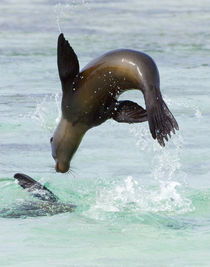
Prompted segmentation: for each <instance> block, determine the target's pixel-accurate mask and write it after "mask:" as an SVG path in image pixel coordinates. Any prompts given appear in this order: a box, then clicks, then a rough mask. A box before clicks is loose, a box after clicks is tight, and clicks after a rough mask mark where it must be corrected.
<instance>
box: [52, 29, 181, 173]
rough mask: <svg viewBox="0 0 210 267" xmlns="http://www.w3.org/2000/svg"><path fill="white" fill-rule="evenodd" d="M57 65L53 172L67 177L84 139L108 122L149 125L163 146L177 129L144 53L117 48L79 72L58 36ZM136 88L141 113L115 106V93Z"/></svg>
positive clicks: (126, 105)
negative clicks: (58, 103) (59, 100)
mask: <svg viewBox="0 0 210 267" xmlns="http://www.w3.org/2000/svg"><path fill="white" fill-rule="evenodd" d="M57 64H58V72H59V76H60V80H61V85H62V91H63V97H62V118H61V120H60V122H59V124H58V126H57V129H56V130H55V132H54V135H53V137H52V138H51V140H50V142H51V147H52V156H53V158H54V159H55V162H56V167H55V168H56V171H58V172H62V173H64V172H67V171H68V170H69V165H70V161H71V159H72V157H73V155H74V153H75V152H76V150H77V148H78V146H79V144H80V142H81V140H82V138H83V136H84V134H85V133H86V132H87V131H88V130H89V129H90V128H92V127H95V126H98V125H100V124H101V123H103V122H105V121H106V120H108V119H111V118H112V119H114V120H116V121H117V122H124V123H136V122H144V121H147V120H148V122H149V128H150V132H151V134H152V137H153V138H154V139H156V138H157V140H158V142H159V143H160V145H161V146H165V143H164V139H165V140H166V141H168V136H171V132H173V133H175V129H176V130H178V124H177V122H176V120H175V118H174V117H173V115H172V113H171V112H170V111H169V109H168V107H167V105H166V103H165V102H164V100H163V98H162V95H161V92H160V81H159V72H158V69H157V66H156V64H155V62H154V60H153V59H152V58H151V57H150V56H148V55H147V54H145V53H142V52H139V51H135V50H130V49H118V50H114V51H110V52H108V53H106V54H104V55H102V56H100V57H98V58H96V59H95V60H93V61H91V62H90V63H89V64H88V65H87V66H85V67H84V68H83V70H81V71H79V62H78V59H77V55H76V54H75V52H74V50H73V49H72V47H71V46H70V45H69V42H68V41H66V40H65V38H64V35H63V34H60V35H59V37H58V46H57ZM131 89H138V90H140V91H141V92H142V93H143V96H144V100H145V105H146V110H145V109H144V108H142V107H140V106H139V105H138V104H136V103H134V102H132V101H128V100H126V101H118V100H117V98H118V97H119V95H120V94H122V93H123V92H125V91H127V90H131Z"/></svg>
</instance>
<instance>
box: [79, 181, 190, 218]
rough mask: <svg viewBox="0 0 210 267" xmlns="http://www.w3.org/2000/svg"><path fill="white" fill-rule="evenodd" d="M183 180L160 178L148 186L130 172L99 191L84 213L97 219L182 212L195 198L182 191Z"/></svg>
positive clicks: (188, 209)
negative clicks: (161, 179) (158, 182)
mask: <svg viewBox="0 0 210 267" xmlns="http://www.w3.org/2000/svg"><path fill="white" fill-rule="evenodd" d="M180 189H182V188H181V184H180V183H178V182H174V181H167V182H163V181H161V182H160V184H159V187H149V188H145V187H144V186H141V185H140V184H139V181H138V180H137V179H134V178H133V177H132V176H128V177H127V178H125V179H124V180H122V181H118V182H116V181H115V182H112V183H111V184H109V187H108V188H107V187H104V188H103V189H102V190H101V189H99V191H98V192H97V194H96V198H95V203H92V204H91V206H90V208H89V209H88V210H86V211H84V213H83V214H84V215H86V216H88V217H91V218H93V219H96V220H106V219H107V217H111V218H115V217H120V216H122V214H123V213H124V216H125V217H126V216H128V215H129V217H135V218H136V217H137V216H139V218H141V217H144V215H145V213H153V214H157V215H158V214H159V215H160V214H162V215H167V216H169V215H170V216H171V215H179V214H185V213H188V212H191V211H193V210H194V207H193V206H192V202H191V200H190V199H188V198H187V197H185V196H183V194H182V192H181V190H180Z"/></svg>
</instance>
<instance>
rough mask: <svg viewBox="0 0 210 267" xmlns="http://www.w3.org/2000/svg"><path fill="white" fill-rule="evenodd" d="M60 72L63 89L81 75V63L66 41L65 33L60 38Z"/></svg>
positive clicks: (58, 52) (58, 48) (58, 56)
mask: <svg viewBox="0 0 210 267" xmlns="http://www.w3.org/2000/svg"><path fill="white" fill-rule="evenodd" d="M57 63H58V72H59V76H60V80H61V83H62V87H63V89H64V86H65V84H66V83H68V84H69V83H72V82H73V80H74V78H75V76H76V75H77V74H78V73H79V61H78V59H77V55H76V54H75V52H74V50H73V49H72V47H71V46H70V45H69V42H68V41H67V40H65V38H64V35H63V33H61V34H60V35H59V37H58V47H57Z"/></svg>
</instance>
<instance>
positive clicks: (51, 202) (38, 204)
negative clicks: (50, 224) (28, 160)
mask: <svg viewBox="0 0 210 267" xmlns="http://www.w3.org/2000/svg"><path fill="white" fill-rule="evenodd" d="M14 178H15V179H17V181H18V184H19V185H20V186H21V187H22V188H23V189H24V190H27V191H28V192H29V193H30V194H31V195H32V196H33V197H35V198H38V199H39V200H40V201H21V202H20V203H15V204H14V205H13V206H12V207H8V208H4V209H2V210H0V217H4V218H20V217H37V216H46V215H55V214H59V213H64V212H72V211H74V210H75V208H76V206H75V205H73V204H68V203H62V202H60V201H59V199H58V197H57V196H55V195H54V194H53V193H52V192H51V191H50V190H49V189H47V188H46V187H45V186H43V185H41V184H40V183H39V182H37V181H35V180H34V179H32V178H31V177H30V176H28V175H26V174H22V173H16V174H15V175H14Z"/></svg>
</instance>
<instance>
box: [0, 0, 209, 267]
mask: <svg viewBox="0 0 210 267" xmlns="http://www.w3.org/2000/svg"><path fill="white" fill-rule="evenodd" d="M209 28H210V2H209V1H207V0H200V1H197V0H195V1H193V3H192V1H189V0H183V1H175V0H172V1H165V0H160V1H158V2H157V1H155V0H148V1H145V0H144V1H143V0H140V1H138V0H131V1H128V0H124V1H109V0H108V1H102V0H98V1H97V0H87V1H86V0H85V1H84V0H77V1H76V0H74V1H73V0H72V1H68V0H62V1H61V0H60V1H59V0H51V1H50V0H31V1H26V0H2V1H1V2H0V77H1V83H0V152H1V153H0V210H1V211H2V210H4V209H5V210H6V212H5V213H1V217H0V266H48V265H51V266H209V265H210V263H209V262H210V167H209V166H210V156H209V152H210V140H209V135H210V129H209V123H210V119H209V116H210V76H209V65H210V56H209V55H210V33H209ZM60 31H62V32H64V34H65V36H66V38H67V39H68V40H69V42H70V44H71V45H72V47H73V48H74V50H75V52H76V53H77V55H78V58H79V61H80V67H81V68H82V67H84V66H85V65H86V64H87V63H88V62H89V61H90V60H91V59H93V58H95V57H97V56H99V55H101V54H102V53H104V52H106V51H108V50H111V49H116V48H132V49H137V50H140V51H143V52H145V53H148V54H149V55H150V56H152V58H153V59H154V60H155V62H156V63H157V66H158V69H159V71H160V81H161V91H162V93H163V97H164V99H165V101H166V103H167V104H168V106H169V108H170V110H171V111H172V112H173V114H174V116H175V117H176V119H177V121H178V123H179V127H180V130H179V132H177V133H176V135H174V136H173V137H172V139H171V140H170V142H169V143H167V145H166V147H165V148H164V149H163V148H161V147H159V145H158V144H157V142H156V141H154V140H153V139H152V138H151V136H150V133H149V130H148V125H147V123H142V124H133V125H122V124H118V123H116V122H114V121H111V120H109V121H107V122H106V123H104V124H103V125H101V126H100V127H96V128H94V129H91V130H90V131H89V132H88V133H87V134H86V136H85V137H84V139H83V141H82V144H81V146H80V147H79V149H78V151H77V153H76V155H75V157H74V158H73V160H72V164H71V165H72V170H71V172H70V173H67V174H58V173H56V172H55V170H54V161H53V159H52V157H51V149H50V143H49V140H50V137H51V136H52V134H53V131H54V129H55V127H56V125H57V123H58V121H59V118H60V101H61V87H60V81H59V78H58V73H57V65H56V60H57V59H56V45H57V37H58V35H59V33H60ZM121 98H122V99H131V100H134V101H136V102H138V103H140V104H141V105H144V103H143V97H142V95H141V93H139V92H137V91H133V92H129V93H125V94H123V95H122V97H121ZM16 172H23V173H26V174H28V175H30V176H31V177H33V178H34V179H36V180H38V181H39V182H41V183H42V184H45V186H47V187H48V188H49V189H50V190H51V191H53V192H54V193H55V195H57V196H58V197H59V199H60V202H61V203H73V204H76V205H77V208H76V210H75V211H74V212H73V213H63V214H57V215H53V216H38V217H29V216H26V215H27V214H25V213H24V212H23V216H21V217H20V218H8V217H9V216H8V215H9V214H10V215H13V214H17V213H18V214H20V215H21V212H22V211H23V210H21V207H23V204H24V203H30V202H31V201H36V202H35V203H36V205H37V206H38V207H39V201H38V200H35V199H33V198H32V197H31V196H30V195H29V194H28V193H27V192H24V191H23V190H22V189H21V188H20V187H19V186H18V185H17V184H16V183H15V181H14V179H13V175H14V173H16ZM40 209H41V207H40ZM52 213H53V212H52ZM11 217H12V216H11ZM13 217H14V216H13Z"/></svg>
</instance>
